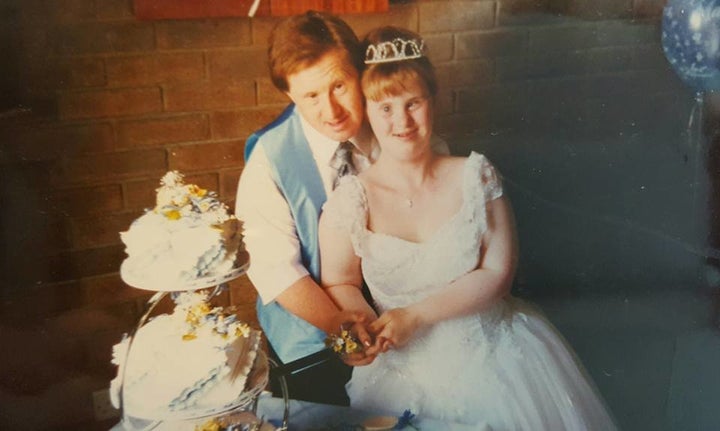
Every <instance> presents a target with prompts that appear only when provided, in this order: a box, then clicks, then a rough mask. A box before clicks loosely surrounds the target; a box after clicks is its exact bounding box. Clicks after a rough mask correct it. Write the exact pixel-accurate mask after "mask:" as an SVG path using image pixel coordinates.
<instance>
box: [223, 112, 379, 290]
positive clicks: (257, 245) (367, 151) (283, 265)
mask: <svg viewBox="0 0 720 431" xmlns="http://www.w3.org/2000/svg"><path fill="white" fill-rule="evenodd" d="M300 120H301V126H302V130H303V133H304V134H305V138H306V139H307V141H308V144H309V145H310V151H311V152H312V155H313V158H314V159H315V163H316V164H317V167H318V171H319V172H320V177H321V178H322V183H323V187H324V188H325V193H326V194H327V195H329V194H330V192H331V191H332V185H333V182H334V181H335V176H336V175H337V172H336V171H335V169H333V168H332V167H330V160H331V159H332V157H333V154H334V153H335V150H336V149H337V147H338V145H339V142H337V141H334V140H332V139H330V138H328V137H326V136H325V135H323V134H321V133H319V132H318V131H317V130H315V129H314V128H313V127H312V126H310V124H308V123H307V122H306V121H305V120H304V119H303V118H302V116H301V117H300ZM350 141H351V142H352V143H353V145H354V146H355V149H354V150H353V162H354V163H355V167H356V168H357V170H358V172H362V171H363V170H364V169H365V168H367V167H368V166H370V164H371V163H373V162H374V161H375V160H377V157H378V156H379V154H380V148H379V146H378V144H377V141H376V139H375V137H374V136H373V134H372V132H371V130H370V127H369V126H367V125H366V126H364V127H363V128H362V129H361V131H360V132H359V133H358V135H357V136H356V137H354V138H351V139H350ZM271 172H272V171H271V169H270V166H269V163H268V160H267V156H266V155H265V151H264V149H263V147H262V145H258V146H256V147H255V148H254V149H253V153H252V157H250V159H249V160H248V162H247V163H246V165H245V168H244V169H243V172H242V175H241V176H240V182H239V183H238V189H237V199H236V201H235V215H236V216H237V218H239V219H240V220H242V222H243V235H244V242H245V247H246V249H247V251H248V253H249V254H250V267H249V268H248V277H249V278H250V281H252V283H253V285H254V286H255V289H257V291H258V294H259V295H260V298H261V299H262V301H263V303H264V304H268V303H269V302H271V301H273V300H274V299H275V298H276V297H277V296H278V295H279V294H281V293H282V292H283V291H285V289H287V288H288V287H290V286H291V285H292V284H293V283H294V282H296V281H297V280H299V279H300V278H302V277H305V276H306V275H308V274H309V272H308V270H307V269H306V268H305V266H304V265H303V263H302V258H301V253H300V240H299V239H298V236H297V231H296V230H295V220H294V219H293V217H292V213H291V212H290V206H289V205H288V203H287V201H286V200H285V197H284V196H283V195H282V193H281V192H280V190H279V189H278V187H277V185H276V184H275V181H274V180H273V178H272V173H271Z"/></svg>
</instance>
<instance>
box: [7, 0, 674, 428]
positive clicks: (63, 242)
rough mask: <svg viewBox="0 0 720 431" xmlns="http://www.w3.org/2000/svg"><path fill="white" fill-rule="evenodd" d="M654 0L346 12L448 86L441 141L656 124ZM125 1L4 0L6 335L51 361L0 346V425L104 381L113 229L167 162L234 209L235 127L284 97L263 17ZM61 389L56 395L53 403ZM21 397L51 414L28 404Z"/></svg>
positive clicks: (137, 209) (131, 299) (124, 320)
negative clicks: (140, 6)
mask: <svg viewBox="0 0 720 431" xmlns="http://www.w3.org/2000/svg"><path fill="white" fill-rule="evenodd" d="M662 3H663V2H662V1H660V0H634V1H632V0H613V1H608V2H596V1H591V0H577V1H571V0H565V1H558V0H504V1H483V0H475V1H471V0H466V1H460V0H457V1H456V0H419V1H404V2H394V3H393V4H392V5H391V9H390V11H389V12H388V13H385V14H379V15H346V16H344V18H346V20H347V21H348V22H349V23H350V24H351V25H352V26H353V28H354V29H355V30H356V31H357V32H358V34H363V33H365V32H366V31H368V30H369V29H371V28H374V27H376V26H379V25H382V24H395V25H400V26H405V27H408V28H411V29H414V30H417V31H419V32H420V33H421V34H423V35H424V36H425V37H426V39H427V43H428V45H429V47H430V51H431V57H432V59H433V61H434V62H435V64H436V66H437V71H438V75H439V78H440V85H441V88H442V91H441V95H440V99H439V107H438V109H439V117H438V126H437V127H438V131H439V132H440V133H441V134H444V135H445V136H446V137H447V138H448V140H449V141H450V142H451V143H452V139H453V138H454V137H457V136H468V135H472V134H478V133H481V134H482V133H494V132H498V131H502V130H506V129H518V128H528V129H536V130H542V129H543V128H544V127H546V126H548V125H552V126H553V127H558V125H559V126H562V127H567V128H572V129H576V130H578V131H581V132H591V133H595V132H597V131H598V130H599V127H600V125H602V124H607V123H610V124H614V125H616V126H617V127H618V128H622V127H638V125H642V124H649V122H650V121H651V120H652V110H650V109H648V106H649V105H651V104H652V102H653V101H657V102H662V101H664V99H663V98H665V97H668V96H667V95H668V94H669V92H668V90H667V88H668V85H671V86H672V85H677V84H676V80H675V79H674V77H673V76H672V74H671V73H669V71H668V68H667V66H666V64H665V60H664V58H663V56H662V52H661V50H660V46H659V29H658V17H659V14H660V10H661V7H662ZM601 5H602V6H601ZM131 7H132V2H131V1H130V0H102V1H100V0H54V1H44V0H25V1H20V0H13V2H12V6H10V5H8V6H6V9H3V11H4V12H3V19H4V20H12V24H13V28H17V32H16V33H13V35H12V40H13V46H14V47H15V48H16V49H15V50H13V52H12V53H11V55H9V56H8V58H9V59H13V63H12V64H11V65H10V67H9V68H8V70H17V71H18V73H16V74H15V75H16V76H17V80H16V82H14V83H9V84H7V83H6V84H3V85H4V87H6V88H7V89H8V91H6V92H5V93H7V95H8V97H12V98H13V100H14V101H15V102H19V103H21V104H22V106H23V107H25V108H31V110H29V111H28V110H24V109H16V110H14V111H12V112H6V113H4V114H3V116H2V118H0V121H1V122H2V135H0V136H1V141H0V163H2V172H1V173H0V187H2V192H3V196H4V197H5V198H4V199H3V201H4V202H5V209H4V210H3V213H2V219H0V221H1V223H2V230H1V232H2V238H0V239H2V241H1V242H2V244H3V245H2V247H3V255H2V257H3V259H2V260H3V263H4V267H3V268H2V269H3V274H4V278H5V279H4V280H3V284H2V296H1V298H2V303H1V304H0V315H1V316H2V321H0V330H2V331H1V332H0V341H5V340H10V341H12V342H13V343H14V344H13V345H15V346H17V349H18V353H21V354H22V356H23V357H34V358H38V357H39V356H42V357H43V358H44V360H40V359H35V360H32V361H15V360H11V358H7V357H6V356H8V355H7V354H3V355H0V367H2V368H3V369H4V370H12V371H11V372H4V373H3V377H2V378H1V380H0V396H2V397H3V398H0V401H7V405H9V406H11V407H14V408H13V410H14V411H16V412H17V413H16V414H15V416H14V417H11V418H7V417H5V418H4V419H3V416H2V415H1V414H0V428H1V427H2V425H4V423H3V422H2V420H5V421H6V422H7V424H12V425H13V426H15V427H17V426H18V425H17V424H18V423H19V422H21V421H25V422H23V423H24V424H25V425H27V424H31V425H32V424H33V423H35V424H36V425H38V426H37V427H35V429H37V428H39V427H40V425H41V424H53V425H52V426H54V427H61V428H62V427H68V428H71V427H72V426H73V425H72V424H76V423H77V422H79V421H84V420H92V412H91V403H90V398H89V392H90V391H92V390H94V389H98V388H101V387H105V386H107V381H108V379H109V378H110V377H112V375H113V373H114V369H113V367H111V366H110V365H109V361H110V351H111V345H112V344H113V343H115V342H117V340H118V339H119V337H120V334H121V333H122V332H124V331H126V330H127V329H128V328H130V327H131V326H132V325H133V323H134V322H136V321H137V318H138V316H139V313H140V311H141V310H142V306H143V304H144V302H145V300H146V299H147V298H148V293H146V292H143V291H139V290H137V289H131V288H129V287H127V286H125V285H124V284H123V283H122V281H121V280H120V278H119V276H118V274H117V271H118V268H119V265H120V262H121V261H122V259H123V258H124V253H123V247H122V245H121V243H120V241H119V237H118V232H119V231H122V230H124V229H126V228H127V226H128V225H129V224H130V222H131V220H133V219H134V218H136V217H137V216H138V215H140V214H141V213H142V210H143V209H144V208H147V207H150V206H152V205H153V199H154V189H155V188H156V187H157V183H158V180H159V178H160V177H161V176H162V174H163V173H164V172H165V171H167V170H169V169H178V170H181V171H183V172H184V173H185V174H186V175H187V179H188V180H189V181H190V182H193V183H197V184H199V185H201V186H202V187H205V188H208V189H212V190H217V191H218V192H219V194H220V197H221V198H222V199H223V200H224V201H226V202H227V203H228V204H229V205H230V206H231V207H232V205H233V202H232V201H233V199H234V193H235V187H236V183H237V180H238V177H239V175H240V172H241V171H242V166H243V161H242V151H243V142H244V139H245V138H246V137H247V136H248V134H249V133H250V132H251V131H253V130H254V129H256V128H258V127H260V126H262V125H263V124H264V123H266V122H268V121H269V120H270V119H272V118H273V117H274V116H275V115H276V114H277V113H278V112H279V111H280V110H281V109H282V107H283V106H284V105H285V103H286V99H285V98H284V96H283V95H281V94H279V93H278V92H277V91H276V90H275V89H274V88H273V87H272V85H271V84H270V82H269V80H268V78H267V71H266V63H265V48H266V47H265V41H266V38H267V35H268V32H269V31H270V29H271V28H272V26H273V25H274V23H275V20H274V19H273V18H255V19H247V18H228V19H203V20H184V21H155V22H153V21H138V20H136V19H135V18H134V16H133V13H132V8H131ZM16 20H17V21H16ZM609 95H610V96H612V97H609ZM638 95H642V97H639V98H638V97H632V96H638ZM639 99H641V100H639ZM660 105H661V104H660V103H658V105H656V106H660ZM3 106H6V105H3ZM618 106H622V108H623V109H624V112H625V114H624V115H623V116H622V118H615V116H617V114H616V112H617V108H618ZM631 123H632V124H631ZM611 132H615V130H614V129H612V128H611ZM6 198H7V199H6ZM253 299H254V292H253V290H252V288H251V286H250V285H249V283H248V282H247V281H246V280H238V281H235V282H233V283H231V289H230V292H229V293H228V294H226V295H225V297H224V298H223V301H224V302H226V303H234V304H237V305H239V307H240V309H241V314H242V315H243V317H244V318H246V319H248V320H254V319H255V316H254V311H253V306H252V303H253ZM37 334H41V335H40V336H38V335H37ZM60 340H61V341H60ZM47 364H51V365H50V366H46V365H47ZM38 368H42V369H43V371H42V372H38ZM58 393H63V394H65V396H64V397H63V396H60V397H58ZM68 394H69V396H68ZM58 398H60V406H61V407H62V406H64V408H60V407H51V406H56V405H57V404H58V402H57V401H58ZM28 400H31V401H32V402H34V403H39V404H38V405H40V406H45V405H47V406H48V407H47V412H48V413H45V414H44V415H40V416H38V415H37V414H35V413H31V411H32V410H31V408H30V407H28V406H29V405H30V402H29V401H28ZM66 404H67V405H66ZM25 407H27V408H25ZM33 421H35V422H33ZM30 428H33V427H30Z"/></svg>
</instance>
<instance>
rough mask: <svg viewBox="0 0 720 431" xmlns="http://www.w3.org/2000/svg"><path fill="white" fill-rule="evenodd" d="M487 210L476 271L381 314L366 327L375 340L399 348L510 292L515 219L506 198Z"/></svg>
mask: <svg viewBox="0 0 720 431" xmlns="http://www.w3.org/2000/svg"><path fill="white" fill-rule="evenodd" d="M487 209H488V212H487V214H488V229H487V231H486V232H485V234H484V235H483V241H482V247H483V250H482V257H481V261H480V263H479V265H478V267H477V269H475V270H474V271H471V272H469V273H467V274H465V275H463V276H462V277H460V278H458V279H456V280H455V281H453V282H452V283H450V284H449V285H448V286H447V287H446V288H445V289H442V291H441V292H440V293H437V294H435V295H431V296H429V297H428V298H426V299H424V300H422V301H420V302H417V303H415V304H412V305H410V306H408V307H405V308H399V309H394V310H389V311H388V312H387V313H384V314H383V315H382V316H380V318H379V319H378V320H376V321H375V322H373V323H372V324H371V325H370V326H369V329H370V331H371V332H373V333H375V334H376V336H377V337H378V339H380V338H383V339H387V340H390V342H391V343H392V344H394V345H397V346H402V345H403V344H405V343H407V341H408V340H409V339H410V337H411V336H412V335H413V334H414V333H416V332H417V331H419V330H421V329H422V328H425V327H428V326H431V325H433V324H435V323H438V322H440V321H443V320H447V319H451V318H454V317H459V316H463V315H468V314H471V313H476V312H478V311H482V310H484V309H487V308H489V307H490V306H492V305H493V304H495V303H496V302H497V301H499V300H500V299H502V298H503V297H504V296H505V295H507V294H508V293H509V292H510V288H511V286H512V280H513V277H514V274H515V267H516V264H517V248H518V247H517V237H516V232H515V220H514V216H513V213H512V209H511V207H510V204H509V202H508V201H507V199H506V198H505V197H500V198H498V199H494V200H492V201H490V202H488V204H487Z"/></svg>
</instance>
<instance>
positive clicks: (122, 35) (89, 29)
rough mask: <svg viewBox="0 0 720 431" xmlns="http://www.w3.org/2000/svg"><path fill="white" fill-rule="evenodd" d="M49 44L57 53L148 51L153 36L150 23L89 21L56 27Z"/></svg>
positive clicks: (152, 41)
mask: <svg viewBox="0 0 720 431" xmlns="http://www.w3.org/2000/svg"><path fill="white" fill-rule="evenodd" d="M50 43H51V44H52V46H53V47H54V51H55V53H57V54H59V55H81V54H95V53H106V52H135V51H151V50H153V49H155V35H154V31H153V27H152V24H150V23H139V22H90V23H80V24H72V25H65V26H61V27H58V28H56V29H55V30H54V31H51V32H50Z"/></svg>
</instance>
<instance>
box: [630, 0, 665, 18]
mask: <svg viewBox="0 0 720 431" xmlns="http://www.w3.org/2000/svg"><path fill="white" fill-rule="evenodd" d="M665 3H666V0H633V3H632V7H633V17H634V18H655V17H659V16H662V12H663V7H664V6H665Z"/></svg>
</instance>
